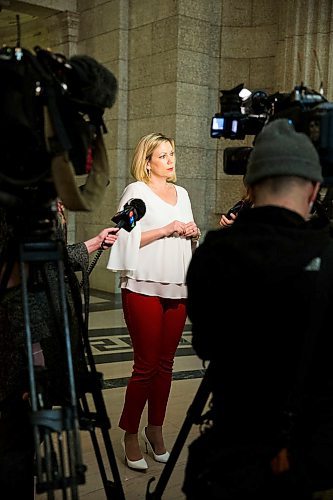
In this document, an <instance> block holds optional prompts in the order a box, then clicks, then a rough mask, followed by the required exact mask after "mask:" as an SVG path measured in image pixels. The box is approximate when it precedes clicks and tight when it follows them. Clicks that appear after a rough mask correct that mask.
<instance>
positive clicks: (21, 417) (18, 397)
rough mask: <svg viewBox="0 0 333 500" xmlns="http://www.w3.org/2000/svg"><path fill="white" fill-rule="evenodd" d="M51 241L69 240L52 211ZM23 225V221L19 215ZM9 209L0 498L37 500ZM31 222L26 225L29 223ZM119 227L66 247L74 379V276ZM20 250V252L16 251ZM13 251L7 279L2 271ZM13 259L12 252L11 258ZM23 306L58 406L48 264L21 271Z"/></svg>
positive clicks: (1, 316)
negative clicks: (24, 287)
mask: <svg viewBox="0 0 333 500" xmlns="http://www.w3.org/2000/svg"><path fill="white" fill-rule="evenodd" d="M57 208H58V210H57V215H56V231H55V233H56V234H55V237H56V238H57V239H60V240H62V241H64V242H65V241H66V221H65V218H64V211H63V206H62V204H61V202H58V204H57ZM22 216H23V218H24V215H22ZM20 219H21V218H19V219H17V218H16V217H15V216H13V213H12V212H11V211H10V210H9V209H4V208H1V209H0V255H1V261H0V284H1V287H0V293H1V295H0V491H1V495H3V498H11V497H15V498H21V499H24V500H26V499H33V498H34V455H35V449H34V442H33V437H32V427H31V424H30V411H31V408H30V403H29V379H28V358H27V351H26V338H25V322H24V312H23V303H22V290H21V286H20V283H21V276H20V270H19V257H18V256H19V253H18V250H19V248H18V247H19V239H18V238H17V233H19V234H20V232H21V231H20V229H21V223H20V222H18V221H19V220H20ZM27 222H28V221H27ZM117 232H118V229H117V228H105V229H103V230H102V231H101V232H100V233H99V234H98V235H96V236H95V237H93V238H91V239H89V240H87V241H85V242H81V243H76V244H74V245H68V246H67V251H66V252H65V256H64V260H65V262H64V264H65V269H66V271H65V272H66V300H67V306H68V316H69V323H70V331H71V343H72V354H73V363H74V368H75V372H76V375H78V374H79V373H81V372H80V370H81V369H84V368H85V364H84V360H83V359H82V348H81V341H82V339H81V337H80V334H81V333H82V331H81V329H82V325H83V323H82V316H81V298H80V290H79V286H78V281H77V279H76V276H75V271H78V270H81V271H82V272H85V271H86V270H87V268H88V264H89V253H91V252H93V251H95V250H97V249H98V248H100V247H101V244H102V243H104V244H106V245H108V246H110V245H112V244H113V243H114V242H115V241H116V239H117ZM16 246H17V248H15V247H16ZM10 252H15V258H14V259H13V265H12V267H10V274H9V276H7V279H5V274H6V269H7V266H10V264H9V261H10V260H11V258H12V255H11V254H10ZM16 252H17V253H16ZM26 271H27V275H28V282H27V285H28V297H27V298H28V307H29V315H30V329H31V335H32V342H33V344H32V350H33V360H34V365H35V366H39V367H40V370H41V371H45V374H46V377H44V378H43V380H44V379H45V378H46V382H47V386H46V390H45V393H44V394H43V396H44V397H45V401H44V403H45V406H47V407H48V406H52V405H54V404H56V405H57V404H60V405H61V404H63V402H64V400H65V399H66V397H67V396H66V394H67V390H68V381H67V383H66V380H67V379H66V377H67V371H66V360H65V347H64V338H63V337H64V332H63V327H62V321H61V320H62V317H61V308H60V299H59V289H58V284H59V275H58V270H57V266H56V263H55V262H53V261H50V262H46V263H44V264H42V263H38V262H37V263H30V264H29V265H28V264H26Z"/></svg>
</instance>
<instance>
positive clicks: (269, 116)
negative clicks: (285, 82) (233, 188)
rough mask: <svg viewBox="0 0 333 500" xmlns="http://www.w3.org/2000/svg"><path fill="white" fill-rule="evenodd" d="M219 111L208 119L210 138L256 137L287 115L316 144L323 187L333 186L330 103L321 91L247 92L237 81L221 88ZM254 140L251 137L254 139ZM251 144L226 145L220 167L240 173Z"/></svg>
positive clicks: (332, 108) (297, 88)
mask: <svg viewBox="0 0 333 500" xmlns="http://www.w3.org/2000/svg"><path fill="white" fill-rule="evenodd" d="M220 109H221V111H220V113H216V114H215V115H214V116H213V118H212V122H211V130H210V135H211V137H212V138H215V139H217V138H220V137H223V138H224V139H231V140H244V139H245V137H246V136H248V135H254V136H256V135H257V134H258V133H259V132H260V131H261V129H262V128H263V127H264V125H266V124H267V123H268V122H270V121H272V120H275V119H277V118H287V119H288V120H289V121H290V122H291V123H292V124H293V125H294V127H295V130H296V131H297V132H303V133H305V134H306V135H307V136H308V137H309V138H310V139H311V141H312V142H313V144H314V146H315V147H316V149H317V151H318V154H319V158H320V163H321V166H322V173H323V178H324V182H323V184H324V185H326V186H332V185H333V103H330V102H328V101H327V99H326V98H325V97H324V96H323V94H322V92H316V91H314V90H311V89H309V88H308V87H305V86H303V84H301V85H299V86H295V88H294V89H293V91H292V92H290V93H280V92H276V93H275V94H271V95H268V94H267V93H266V92H264V91H263V90H256V91H254V92H250V91H249V90H247V89H245V88H244V85H243V84H239V85H238V86H236V87H234V88H233V89H231V90H221V97H220ZM254 142H255V138H254ZM251 151H252V147H230V148H229V147H227V148H225V150H224V157H223V170H224V172H225V173H226V174H230V175H244V174H245V172H246V166H247V162H248V159H249V155H250V153H251Z"/></svg>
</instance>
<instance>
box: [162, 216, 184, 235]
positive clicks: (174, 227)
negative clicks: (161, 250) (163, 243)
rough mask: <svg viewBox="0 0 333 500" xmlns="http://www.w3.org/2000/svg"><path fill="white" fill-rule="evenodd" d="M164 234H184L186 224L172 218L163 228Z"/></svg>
mask: <svg viewBox="0 0 333 500" xmlns="http://www.w3.org/2000/svg"><path fill="white" fill-rule="evenodd" d="M162 229H163V233H164V236H167V237H168V236H185V231H186V224H185V223H184V222H180V221H179V220H174V221H173V222H170V224H168V225H167V226H164V227H163V228H162Z"/></svg>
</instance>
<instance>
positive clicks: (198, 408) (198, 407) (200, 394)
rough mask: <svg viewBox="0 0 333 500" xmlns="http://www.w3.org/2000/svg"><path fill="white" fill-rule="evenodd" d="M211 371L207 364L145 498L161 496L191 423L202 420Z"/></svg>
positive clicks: (197, 422) (208, 392)
mask: <svg viewBox="0 0 333 500" xmlns="http://www.w3.org/2000/svg"><path fill="white" fill-rule="evenodd" d="M211 372H212V368H211V365H210V364H209V365H208V368H207V369H206V372H205V374H204V377H203V379H202V381H201V383H200V386H199V389H198V390H197V393H196V395H195V396H194V399H193V401H192V403H191V405H190V406H189V408H188V410H187V414H186V417H185V420H184V422H183V425H182V427H181V429H180V431H179V434H178V436H177V438H176V441H175V444H174V445H173V448H172V450H171V452H170V457H169V459H168V461H167V463H166V464H165V466H164V468H163V471H162V474H161V475H160V478H159V480H158V482H157V484H156V488H155V490H154V491H149V489H150V485H151V483H152V482H153V481H154V480H155V478H154V477H152V478H151V479H150V480H149V482H148V485H147V491H146V499H147V500H148V499H153V500H159V499H161V498H162V494H163V492H164V490H165V487H166V485H167V483H168V481H169V479H170V476H171V474H172V471H173V469H174V467H175V465H176V462H177V460H178V457H179V454H180V452H181V450H182V448H183V446H184V444H185V441H186V438H187V436H188V434H189V432H190V430H191V427H192V425H193V424H196V425H199V424H201V423H202V422H203V420H204V418H205V415H202V412H203V410H204V407H205V405H206V403H207V401H208V397H209V394H210V392H211V383H210V376H211V375H210V373H211Z"/></svg>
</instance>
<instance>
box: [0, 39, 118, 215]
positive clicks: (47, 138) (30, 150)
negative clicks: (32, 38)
mask: <svg viewBox="0 0 333 500" xmlns="http://www.w3.org/2000/svg"><path fill="white" fill-rule="evenodd" d="M0 72H1V80H0V109H1V114H0V149H1V153H2V159H1V165H0V206H3V207H5V208H7V209H8V208H9V209H10V210H16V211H18V212H23V211H24V212H26V211H27V207H32V208H36V207H37V209H39V208H40V207H42V206H44V205H49V204H51V203H52V201H53V200H54V199H55V198H56V197H57V196H59V197H60V198H61V200H62V202H63V204H64V205H65V207H66V208H68V209H69V210H74V211H76V210H83V211H90V210H92V209H93V208H95V206H96V205H98V204H99V203H100V201H101V199H102V195H103V194H104V191H105V189H106V186H107V185H108V181H109V167H108V161H107V155H106V148H105V144H104V139H103V134H105V133H106V132H107V129H106V126H105V124H104V121H103V113H104V111H105V108H111V107H112V105H113V104H114V102H115V98H116V94H117V89H118V83H117V80H116V78H115V76H114V75H113V74H112V73H111V71H109V70H108V69H107V68H106V67H105V66H103V65H102V64H100V63H98V62H97V61H96V60H95V59H93V58H92V57H89V56H86V55H82V56H80V55H77V56H72V57H70V58H69V59H67V58H66V57H65V56H64V55H62V54H59V53H54V52H52V51H51V50H45V49H42V48H41V47H38V46H37V47H35V48H34V53H33V52H30V51H29V50H27V49H24V48H21V47H20V46H16V47H7V46H5V47H3V48H1V49H0ZM81 175H84V176H86V179H85V184H84V186H83V187H82V189H80V190H79V189H78V187H77V184H76V176H81Z"/></svg>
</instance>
